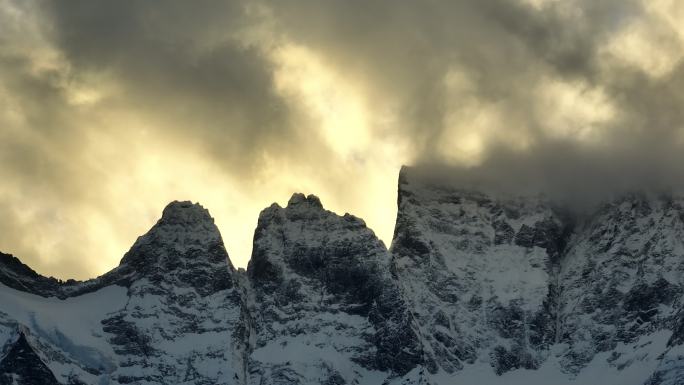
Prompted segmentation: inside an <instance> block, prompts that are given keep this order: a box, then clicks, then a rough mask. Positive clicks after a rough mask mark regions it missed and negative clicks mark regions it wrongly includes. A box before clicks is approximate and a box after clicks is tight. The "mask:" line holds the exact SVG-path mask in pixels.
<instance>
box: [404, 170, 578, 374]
mask: <svg viewBox="0 0 684 385" xmlns="http://www.w3.org/2000/svg"><path fill="white" fill-rule="evenodd" d="M565 231H566V229H565V225H564V223H563V220H562V219H561V217H560V216H559V215H558V214H557V213H556V211H554V210H553V209H552V207H551V206H550V205H549V204H548V203H547V202H545V201H544V200H543V199H540V198H536V197H534V198H532V197H528V198H524V197H510V196H503V197H497V196H493V195H486V194H484V193H482V192H477V191H469V190H462V189H456V188H451V187H448V186H443V185H435V184H433V183H432V182H430V181H427V180H425V181H423V180H420V179H419V178H418V177H417V176H414V175H412V174H411V173H410V171H409V170H408V169H404V170H403V171H402V174H401V176H400V181H399V212H398V217H397V225H396V229H395V235H394V241H393V243H392V249H391V251H392V255H393V264H394V267H395V269H396V271H397V278H398V281H399V282H401V284H402V285H404V287H405V292H406V293H407V296H408V298H409V301H410V303H411V307H412V309H413V311H414V312H415V314H416V319H417V320H418V323H419V325H420V332H421V337H422V340H423V341H424V343H425V349H426V351H427V357H428V359H427V361H426V363H425V364H426V365H427V368H428V369H429V371H430V372H431V373H437V372H439V371H444V372H446V373H454V372H457V371H459V370H462V369H463V368H464V366H465V365H473V364H476V363H485V364H487V365H491V367H492V370H494V371H495V372H496V373H497V374H502V373H505V372H508V371H511V370H514V369H520V368H523V369H536V368H538V367H539V365H540V363H541V362H542V361H543V359H544V355H543V353H542V352H543V351H544V350H546V349H547V348H548V346H549V345H550V344H552V343H553V342H554V338H555V333H556V320H555V310H556V307H557V305H556V302H555V298H554V295H555V294H556V291H557V283H556V281H557V276H558V263H557V262H558V260H559V258H560V253H561V251H562V248H563V243H564V239H565Z"/></svg>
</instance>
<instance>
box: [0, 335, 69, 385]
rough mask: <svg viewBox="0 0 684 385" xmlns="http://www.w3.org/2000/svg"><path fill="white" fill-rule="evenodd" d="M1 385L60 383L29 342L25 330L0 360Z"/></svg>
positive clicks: (47, 384) (52, 384) (57, 384)
mask: <svg viewBox="0 0 684 385" xmlns="http://www.w3.org/2000/svg"><path fill="white" fill-rule="evenodd" d="M0 384H1V385H59V382H58V381H57V378H55V375H54V374H52V371H50V369H49V368H48V367H47V366H46V365H45V363H44V362H43V361H42V360H41V359H40V357H39V356H38V354H36V352H35V351H34V350H33V347H31V345H30V344H29V343H28V341H27V339H26V336H25V335H24V333H23V332H20V333H19V337H18V338H17V341H16V342H14V344H12V347H11V349H10V351H9V352H8V353H7V355H5V357H3V359H2V361H0Z"/></svg>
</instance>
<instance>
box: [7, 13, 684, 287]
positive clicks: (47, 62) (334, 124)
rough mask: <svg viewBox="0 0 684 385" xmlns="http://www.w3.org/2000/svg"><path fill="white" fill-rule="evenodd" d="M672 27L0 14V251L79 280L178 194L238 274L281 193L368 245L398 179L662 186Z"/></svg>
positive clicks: (332, 16)
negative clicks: (430, 171)
mask: <svg viewBox="0 0 684 385" xmlns="http://www.w3.org/2000/svg"><path fill="white" fill-rule="evenodd" d="M683 18H684V6H682V4H681V2H679V1H675V0H657V1H646V0H643V1H630V2H621V1H607V2H595V1H589V0H572V1H556V0H485V1H478V2H472V1H459V0H457V1H432V2H427V3H408V2H399V3H398V2H391V1H386V2H382V1H381V2H368V3H363V4H362V3H356V2H347V1H329V2H316V1H308V0H303V1H297V2H282V1H271V0H256V1H234V2H222V3H216V2H204V1H199V2H193V3H192V4H190V3H187V2H184V1H178V2H176V1H171V2H170V3H165V4H164V5H163V6H162V5H160V4H157V3H120V2H105V1H102V2H101V1H99V0H95V1H92V2H88V3H80V4H77V3H76V2H54V3H43V2H40V1H34V0H23V1H20V0H0V178H2V180H3V183H2V187H0V202H2V205H0V251H3V252H10V253H13V254H15V255H17V256H18V257H20V258H21V259H22V260H23V261H25V262H26V263H28V264H29V265H30V266H31V267H33V268H34V269H36V270H38V271H39V272H41V273H45V274H52V275H56V276H58V277H60V278H70V277H74V278H87V277H92V276H95V275H97V274H101V273H104V272H106V271H107V270H109V269H111V268H113V267H114V266H116V264H117V263H118V260H119V259H120V258H121V257H122V255H123V253H124V252H125V251H126V250H127V249H128V247H130V245H132V243H133V242H134V241H135V239H136V237H137V236H139V235H141V234H142V233H144V232H145V231H146V230H147V229H148V228H149V227H150V226H152V225H153V224H154V222H155V221H156V220H157V219H158V218H159V216H160V214H161V211H162V209H163V207H164V206H165V205H166V204H167V203H168V202H170V201H172V200H192V201H195V202H200V203H201V204H202V205H204V206H205V207H206V208H208V209H209V211H210V212H211V214H212V215H213V216H214V217H215V219H216V223H217V224H218V226H219V228H220V230H221V233H222V235H223V237H224V240H225V242H226V246H227V249H228V251H229V253H230V255H231V259H232V261H233V263H234V264H235V265H237V266H245V265H246V264H247V262H248V260H249V257H250V253H251V242H252V235H253V231H254V228H255V226H256V223H257V218H258V214H259V212H260V211H261V210H262V209H263V208H265V207H267V206H269V205H270V204H271V203H272V202H277V203H279V204H281V205H285V204H286V203H287V201H288V199H289V197H290V196H291V194H292V193H294V192H304V193H307V194H310V193H312V194H316V195H318V196H319V197H320V198H321V200H322V202H323V204H324V206H325V207H326V208H327V209H330V210H333V211H335V212H338V213H340V214H342V213H344V212H350V213H352V214H354V215H357V216H359V217H361V218H363V219H364V220H365V221H366V223H367V224H368V225H369V227H371V228H372V229H373V230H374V231H376V233H377V234H378V235H379V236H380V237H381V239H382V240H383V241H384V242H385V243H386V244H387V245H388V246H389V244H390V242H391V237H392V232H393V226H394V220H395V213H396V193H397V177H398V173H399V169H400V167H401V165H402V164H414V163H428V164H433V163H435V164H442V163H446V164H449V165H451V166H456V167H464V168H467V169H469V170H481V171H478V172H482V173H488V172H489V173H491V175H497V176H500V175H505V176H507V177H510V178H513V176H511V175H513V174H512V172H510V170H512V169H513V168H514V167H513V166H512V163H513V162H512V161H511V159H524V161H521V162H522V163H523V164H527V165H544V167H543V168H544V170H547V169H549V168H551V166H550V165H560V166H559V168H561V169H563V167H564V166H566V165H567V167H566V168H564V169H563V170H566V171H556V170H555V169H554V170H553V171H554V175H556V174H558V175H559V176H563V175H564V174H563V173H564V172H567V173H568V176H567V177H566V178H565V179H570V178H571V177H570V176H569V175H572V177H576V174H574V172H575V169H577V168H579V167H575V166H574V165H578V164H585V163H586V162H587V160H586V159H591V164H592V167H582V170H583V172H582V175H585V174H587V173H589V171H587V169H591V170H609V171H605V173H606V175H609V176H605V175H603V174H602V175H601V177H595V179H596V180H601V181H602V183H605V184H611V183H609V182H608V181H609V180H613V181H623V180H630V181H641V180H642V179H643V180H647V179H648V178H645V177H644V178H641V177H640V176H630V177H629V178H627V177H624V175H625V174H627V173H631V172H634V171H633V170H654V169H658V170H662V172H660V173H659V174H658V175H659V176H658V178H659V180H663V181H670V180H680V178H678V175H679V174H678V170H679V168H680V166H678V165H679V164H680V163H681V162H679V160H680V157H681V155H680V154H682V153H684V151H681V150H682V149H681V145H682V137H684V135H683V134H682V127H684V114H682V108H681V106H682V103H684V92H683V91H682V90H684V66H683V65H682V59H683V56H684V54H683V52H684V49H683V48H684V19H683ZM654 148H657V149H658V151H653V149H654ZM598 150H600V153H592V154H590V155H591V156H589V155H587V154H588V153H589V151H598ZM525 162H527V163H525ZM547 165H548V167H547ZM480 166H482V167H484V168H482V169H478V167H480ZM487 167H489V168H487ZM526 169H532V170H535V167H532V166H530V167H527V168H526ZM492 170H496V172H495V171H492ZM618 174H619V175H618ZM542 175H546V174H542ZM597 175H598V174H597ZM616 175H618V176H616ZM649 175H653V173H652V172H651V173H650V174H649ZM611 178H612V179H611ZM651 182H652V181H651V180H650V179H649V183H651ZM616 183H617V182H616ZM644 183H646V182H644Z"/></svg>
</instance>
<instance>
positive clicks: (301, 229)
mask: <svg viewBox="0 0 684 385" xmlns="http://www.w3.org/2000/svg"><path fill="white" fill-rule="evenodd" d="M247 274H248V277H249V279H250V282H251V285H252V288H253V295H254V298H253V303H254V307H255V311H254V312H253V313H254V314H255V325H256V327H255V331H254V332H255V339H256V342H255V349H254V351H253V352H252V355H251V357H250V372H251V375H252V378H251V380H252V381H251V383H253V384H284V383H287V384H321V383H324V384H354V383H369V384H370V383H378V382H379V381H380V382H381V381H382V379H384V378H386V377H388V376H389V377H396V376H401V375H403V374H405V373H407V372H408V371H410V370H411V369H413V368H414V367H416V366H417V365H418V364H419V363H420V362H421V351H420V349H421V346H420V341H419V339H418V336H417V335H416V333H415V331H414V329H413V325H412V322H411V317H410V314H409V309H408V307H407V303H406V302H405V301H404V299H403V295H402V293H401V291H400V288H399V286H398V285H397V282H396V280H394V279H392V277H391V275H390V256H389V254H388V252H387V249H386V248H385V246H384V245H383V244H382V243H381V242H380V240H378V239H377V238H376V236H375V235H374V234H373V232H372V231H371V230H369V229H368V228H367V227H366V226H365V224H364V222H363V221H362V220H360V219H359V218H356V217H354V216H352V215H349V214H347V215H345V216H338V215H336V214H334V213H332V212H330V211H326V210H324V209H323V207H322V205H321V203H320V201H319V200H318V198H316V197H315V196H313V195H309V196H308V197H305V196H304V195H301V194H295V195H294V196H293V197H292V198H291V199H290V201H289V203H288V205H287V207H286V208H281V207H279V206H277V205H273V206H271V207H269V208H268V209H266V210H264V211H263V212H262V213H261V215H260V217H259V224H258V226H257V230H256V233H255V237H254V250H253V254H252V260H251V261H250V264H249V267H248V269H247Z"/></svg>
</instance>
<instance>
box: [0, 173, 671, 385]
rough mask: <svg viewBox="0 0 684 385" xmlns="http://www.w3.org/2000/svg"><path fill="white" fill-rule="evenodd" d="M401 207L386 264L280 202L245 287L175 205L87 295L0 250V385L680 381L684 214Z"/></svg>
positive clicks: (371, 247) (406, 196)
mask: <svg viewBox="0 0 684 385" xmlns="http://www.w3.org/2000/svg"><path fill="white" fill-rule="evenodd" d="M398 195H399V202H398V214H397V222H396V228H395V236H394V240H393V242H392V245H391V247H390V249H389V250H388V249H387V248H386V247H385V245H384V244H383V243H382V242H381V241H380V240H379V239H378V238H377V237H376V236H375V234H374V233H373V232H372V230H370V229H368V228H367V227H366V226H365V223H364V222H363V221H362V220H361V219H359V218H357V217H354V216H353V215H349V214H345V215H344V216H339V215H337V214H335V213H332V212H330V211H327V210H325V209H324V208H323V206H322V204H321V202H320V201H319V199H318V198H316V197H315V196H313V195H309V196H304V195H302V194H294V195H293V196H292V198H291V199H290V201H289V202H288V205H287V206H286V207H280V206H278V205H276V204H274V205H272V206H271V207H268V208H266V209H265V210H264V211H262V213H261V215H260V216H259V222H258V225H257V229H256V231H255V235H254V247H253V253H252V258H251V260H250V263H249V266H248V268H247V270H246V271H244V270H240V271H238V270H235V269H234V268H233V266H232V264H231V262H230V259H229V257H228V254H227V253H226V250H225V247H224V245H223V242H222V240H221V236H220V234H219V232H218V229H217V228H216V226H215V225H214V221H213V219H212V218H211V216H210V215H209V213H208V211H207V210H206V209H204V208H202V207H201V206H199V205H198V204H192V203H190V202H172V203H171V204H169V205H168V206H167V207H166V208H165V209H164V212H163V214H162V216H161V219H160V220H159V221H158V223H157V224H156V225H155V226H153V227H152V229H150V231H149V232H148V233H147V234H145V235H143V236H142V237H140V238H138V240H137V241H136V242H135V244H134V245H133V246H132V247H131V249H130V250H129V251H128V252H127V253H126V254H125V255H124V257H123V259H122V260H121V264H120V265H119V266H118V267H117V268H115V269H113V270H112V271H110V272H109V273H106V274H104V275H102V276H100V277H98V278H95V279H92V280H89V281H85V282H78V281H73V280H70V281H66V282H62V281H58V280H56V279H53V278H46V277H43V276H40V275H39V274H37V273H35V272H34V271H33V270H31V269H30V268H29V267H27V266H26V265H24V264H22V263H21V262H20V261H19V260H18V259H17V258H15V257H13V256H10V255H7V254H1V253H0V385H3V384H27V385H28V384H240V385H247V384H250V385H257V384H259V385H270V384H272V385H276V384H328V385H333V384H335V385H341V384H349V385H351V384H358V385H361V384H369V385H370V384H403V385H412V384H435V385H442V384H553V385H557V384H581V385H594V384H595V385H610V384H616V385H617V384H620V385H623V384H634V385H682V384H684V345H683V344H684V312H683V311H682V307H683V305H684V304H683V303H682V295H683V294H684V276H683V272H684V199H679V198H674V197H672V196H669V195H653V194H627V195H624V196H621V197H619V198H617V199H615V200H613V201H611V202H606V203H605V204H603V205H601V207H599V208H598V209H597V210H595V212H593V213H589V214H582V215H578V214H571V213H570V212H569V211H567V210H564V209H563V208H561V207H558V206H556V205H554V204H553V203H552V202H550V201H548V200H547V199H545V198H544V197H542V196H534V195H513V194H504V193H500V192H491V191H485V190H483V189H479V190H478V189H472V188H470V189H469V188H464V186H453V185H452V184H450V183H445V182H443V181H436V180H435V179H431V178H428V177H423V176H422V175H421V174H420V173H419V172H417V171H416V170H413V169H411V168H403V169H402V171H401V174H400V180H399V194H398Z"/></svg>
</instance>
